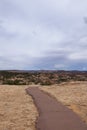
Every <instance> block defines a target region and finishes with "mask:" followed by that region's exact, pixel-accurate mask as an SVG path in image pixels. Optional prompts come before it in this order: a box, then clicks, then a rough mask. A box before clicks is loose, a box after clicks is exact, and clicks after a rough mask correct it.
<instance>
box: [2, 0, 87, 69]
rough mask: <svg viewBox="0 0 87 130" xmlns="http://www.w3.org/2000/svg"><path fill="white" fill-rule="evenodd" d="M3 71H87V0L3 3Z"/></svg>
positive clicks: (25, 0)
mask: <svg viewBox="0 0 87 130" xmlns="http://www.w3.org/2000/svg"><path fill="white" fill-rule="evenodd" d="M0 69H1V70H3V69H20V70H21V69H25V70H27V69H28V70H31V69H34V70H36V69H60V70H61V69H64V70H87V0H61V1H60V0H0Z"/></svg>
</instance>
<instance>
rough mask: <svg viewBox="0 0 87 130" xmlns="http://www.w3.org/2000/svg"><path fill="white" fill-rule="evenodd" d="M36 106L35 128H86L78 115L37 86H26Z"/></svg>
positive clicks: (59, 129) (77, 129) (75, 129)
mask: <svg viewBox="0 0 87 130" xmlns="http://www.w3.org/2000/svg"><path fill="white" fill-rule="evenodd" d="M26 92H27V93H28V94H29V95H31V96H32V98H33V99H34V103H35V105H36V106H37V109H38V112H39V117H38V119H37V123H36V129H37V130H87V125H86V124H85V123H84V122H82V120H81V119H80V117H79V116H77V114H75V113H74V112H73V111H72V110H70V109H68V108H67V107H65V106H64V105H62V104H61V103H60V102H58V101H57V100H56V99H55V98H53V97H51V96H49V95H48V94H47V93H45V92H43V91H41V90H40V89H39V88H36V87H32V88H27V89H26Z"/></svg>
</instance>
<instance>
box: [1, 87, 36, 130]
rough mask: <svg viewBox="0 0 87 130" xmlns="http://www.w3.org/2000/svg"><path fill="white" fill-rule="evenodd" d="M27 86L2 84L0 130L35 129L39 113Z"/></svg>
mask: <svg viewBox="0 0 87 130" xmlns="http://www.w3.org/2000/svg"><path fill="white" fill-rule="evenodd" d="M25 88H26V87H24V86H9V85H0V130H35V121H36V117H37V115H38V114H37V110H36V107H35V106H34V103H33V100H32V98H31V97H30V96H29V95H27V94H26V91H25Z"/></svg>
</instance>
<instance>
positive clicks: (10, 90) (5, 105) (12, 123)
mask: <svg viewBox="0 0 87 130" xmlns="http://www.w3.org/2000/svg"><path fill="white" fill-rule="evenodd" d="M27 87H33V85H32V86H21V85H19V86H17V85H0V130H36V128H35V122H36V119H37V117H38V111H37V108H36V106H35V104H34V102H33V99H32V97H31V96H29V95H27V93H26V91H25V89H26V88H27ZM34 87H35V85H34ZM36 87H38V86H36ZM39 88H40V89H41V90H42V91H44V92H46V93H49V95H50V96H53V97H55V98H56V99H57V100H58V101H60V102H61V103H62V104H64V105H65V106H67V107H68V108H69V109H72V110H73V111H74V112H75V113H76V114H77V115H78V116H80V118H81V119H82V120H83V121H84V122H85V123H86V124H87V82H86V81H76V82H74V81H73V82H66V83H61V84H59V85H58V84H57V85H51V86H39ZM43 107H44V106H43Z"/></svg>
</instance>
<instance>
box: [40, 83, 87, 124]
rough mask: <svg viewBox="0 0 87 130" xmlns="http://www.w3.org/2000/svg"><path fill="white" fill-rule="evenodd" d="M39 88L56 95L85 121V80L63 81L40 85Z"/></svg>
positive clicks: (86, 104) (86, 116) (86, 105)
mask: <svg viewBox="0 0 87 130" xmlns="http://www.w3.org/2000/svg"><path fill="white" fill-rule="evenodd" d="M40 89H42V90H44V91H46V92H48V93H50V94H51V95H52V96H54V97H56V99H57V100H58V101H60V102H62V103H63V104H64V105H66V106H67V107H68V108H70V109H72V110H73V111H74V112H76V113H77V114H78V115H79V116H80V117H81V118H82V119H83V121H85V122H86V123H87V82H71V83H63V84H61V85H53V86H44V87H40Z"/></svg>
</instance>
